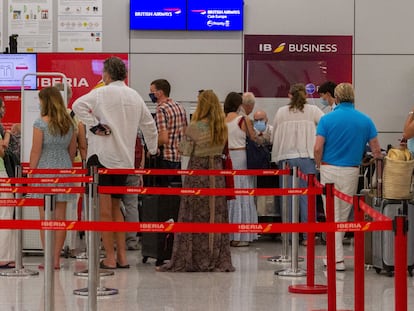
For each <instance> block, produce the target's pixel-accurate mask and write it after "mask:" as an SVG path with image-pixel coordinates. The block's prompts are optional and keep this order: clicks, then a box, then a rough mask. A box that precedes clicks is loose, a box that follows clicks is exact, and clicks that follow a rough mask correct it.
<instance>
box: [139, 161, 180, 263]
mask: <svg viewBox="0 0 414 311" xmlns="http://www.w3.org/2000/svg"><path fill="white" fill-rule="evenodd" d="M149 166H150V167H154V166H158V165H157V164H155V163H154V162H153V163H150V164H149ZM150 177H153V178H149V179H148V180H147V183H148V184H149V185H150V186H155V185H157V184H158V182H157V179H156V178H154V177H155V176H150ZM162 177H164V178H165V176H162ZM170 187H181V183H171V184H170ZM179 208H180V196H178V195H143V196H142V205H141V206H140V211H139V215H140V221H142V222H176V221H177V219H178V210H179ZM173 242H174V234H173V233H152V232H142V234H141V253H142V257H143V258H142V262H143V263H146V262H147V260H148V258H155V259H156V263H155V265H156V266H160V265H162V264H163V263H164V260H168V259H170V258H171V254H172V248H173Z"/></svg>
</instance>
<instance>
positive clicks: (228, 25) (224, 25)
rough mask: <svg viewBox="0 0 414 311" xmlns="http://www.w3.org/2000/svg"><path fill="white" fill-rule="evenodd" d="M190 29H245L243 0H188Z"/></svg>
mask: <svg viewBox="0 0 414 311" xmlns="http://www.w3.org/2000/svg"><path fill="white" fill-rule="evenodd" d="M187 28H188V30H223V31H232V30H233V31H240V30H243V0H188V26H187Z"/></svg>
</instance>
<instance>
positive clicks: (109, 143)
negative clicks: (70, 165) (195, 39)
mask: <svg viewBox="0 0 414 311" xmlns="http://www.w3.org/2000/svg"><path fill="white" fill-rule="evenodd" d="M126 77H127V70H126V66H125V64H124V62H123V61H122V60H121V59H120V58H118V57H110V58H108V59H106V60H105V61H104V67H103V73H102V80H103V82H104V83H105V86H103V87H100V88H96V89H93V90H92V91H91V92H89V93H88V94H86V95H84V96H82V97H80V98H79V99H77V100H76V101H75V102H74V104H73V106H72V110H73V111H74V112H75V114H76V115H77V116H78V118H79V120H81V121H82V122H83V123H84V124H85V125H86V127H87V129H88V131H87V132H88V155H87V158H88V162H87V165H88V167H90V166H97V167H98V168H109V169H115V168H128V169H129V168H131V169H132V168H134V159H135V142H136V136H137V132H138V128H140V129H141V131H142V133H143V135H144V138H145V142H146V144H147V147H148V150H149V152H150V154H156V153H157V141H158V135H157V128H156V125H155V122H154V119H153V118H152V116H151V113H150V111H149V110H148V108H147V107H146V105H145V102H144V100H143V99H142V97H141V96H140V95H139V94H138V93H137V92H136V91H135V90H133V89H132V88H130V87H128V86H127V85H126V84H125V82H124V80H125V79H126ZM126 178H127V175H112V174H107V175H100V176H99V182H98V184H99V185H100V186H125V185H126ZM121 197H122V194H102V193H100V194H99V205H100V206H99V208H100V221H109V222H123V221H124V217H123V215H122V212H121V209H120V200H121ZM114 237H115V241H114ZM102 242H103V246H104V248H105V252H106V258H105V259H104V260H102V261H101V263H100V267H101V268H105V269H115V268H129V265H128V262H127V258H126V245H125V232H116V233H115V234H114V233H113V232H108V231H105V232H102ZM114 242H115V243H116V252H115V248H114Z"/></svg>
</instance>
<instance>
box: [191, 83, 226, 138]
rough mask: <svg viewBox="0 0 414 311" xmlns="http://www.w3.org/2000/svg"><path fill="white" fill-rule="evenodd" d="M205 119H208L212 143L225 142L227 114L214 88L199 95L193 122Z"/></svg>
mask: <svg viewBox="0 0 414 311" xmlns="http://www.w3.org/2000/svg"><path fill="white" fill-rule="evenodd" d="M203 119H207V120H208V124H209V128H210V137H211V138H210V139H211V140H210V142H211V144H212V145H221V144H224V143H225V142H226V140H227V125H226V122H225V115H224V111H223V108H222V107H221V105H220V101H219V99H218V97H217V95H216V94H215V93H214V92H213V91H212V90H205V91H203V92H201V93H200V94H199V95H198V104H197V108H196V110H195V112H194V114H193V117H192V119H191V122H196V121H200V120H203Z"/></svg>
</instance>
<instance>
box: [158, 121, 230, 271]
mask: <svg viewBox="0 0 414 311" xmlns="http://www.w3.org/2000/svg"><path fill="white" fill-rule="evenodd" d="M189 132H192V135H191V136H192V137H197V138H196V139H195V140H194V152H193V154H192V155H191V156H190V161H189V163H188V169H189V170H191V169H203V170H206V169H222V168H223V165H222V158H221V153H222V150H223V148H224V146H214V147H212V148H208V144H209V140H210V132H209V127H208V125H207V123H205V122H203V121H199V122H197V123H195V124H194V123H192V124H190V126H189V127H188V128H187V134H188V133H189ZM209 150H210V153H211V154H210V155H206V154H207V153H209ZM218 151H219V152H218ZM199 154H203V155H202V156H199ZM183 187H184V188H209V187H210V188H225V180H224V177H223V176H193V175H190V176H186V178H185V180H184V185H183ZM228 219H229V218H228V211H227V201H226V197H225V196H182V197H181V204H180V211H179V214H178V221H179V222H192V223H209V222H214V223H228ZM160 270H161V271H182V272H232V271H234V270H235V269H234V267H233V265H232V262H231V254H230V240H229V235H228V234H220V233H214V234H212V233H210V234H209V233H176V234H175V236H174V247H173V253H172V258H171V260H170V262H169V263H167V264H165V265H163V266H161V267H160Z"/></svg>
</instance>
